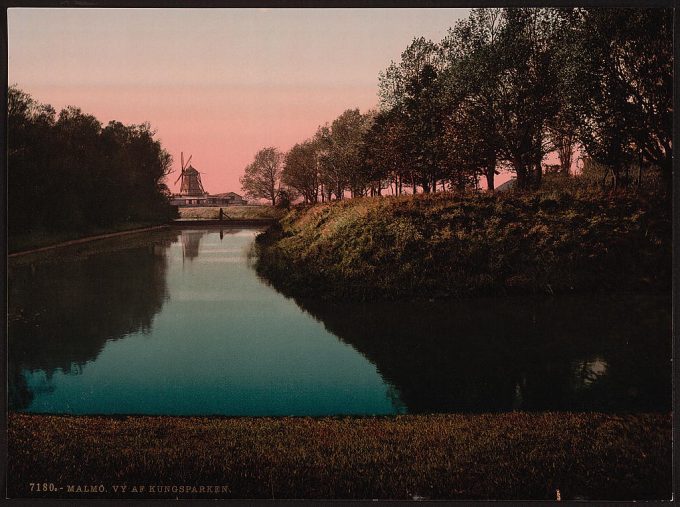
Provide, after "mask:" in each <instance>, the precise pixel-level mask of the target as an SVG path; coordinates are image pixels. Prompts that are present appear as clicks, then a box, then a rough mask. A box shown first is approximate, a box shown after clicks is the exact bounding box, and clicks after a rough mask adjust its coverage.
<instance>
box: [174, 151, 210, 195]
mask: <svg viewBox="0 0 680 507" xmlns="http://www.w3.org/2000/svg"><path fill="white" fill-rule="evenodd" d="M180 156H181V162H182V166H181V167H182V172H181V173H180V175H179V177H178V178H177V179H176V180H175V185H176V184H177V182H178V181H179V180H182V183H180V186H179V195H181V196H190V197H202V196H204V195H206V194H207V192H206V191H205V190H204V189H203V183H202V182H201V173H199V172H198V171H197V170H196V169H195V168H194V167H193V166H191V165H189V162H191V155H189V158H188V159H187V162H186V164H185V163H184V152H182V153H181V155H180Z"/></svg>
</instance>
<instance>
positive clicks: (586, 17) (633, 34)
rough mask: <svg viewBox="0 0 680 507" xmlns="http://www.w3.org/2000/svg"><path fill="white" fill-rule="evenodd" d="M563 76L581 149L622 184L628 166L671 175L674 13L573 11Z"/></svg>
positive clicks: (625, 179)
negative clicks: (649, 167) (639, 165)
mask: <svg viewBox="0 0 680 507" xmlns="http://www.w3.org/2000/svg"><path fill="white" fill-rule="evenodd" d="M571 19H572V20H573V19H575V21H576V22H577V23H575V29H574V30H573V36H572V37H571V44H570V45H569V53H568V56H567V58H568V59H567V61H568V63H569V65H567V66H566V68H565V72H564V75H563V79H562V80H563V82H564V83H565V86H564V91H565V93H568V94H569V99H570V104H571V106H572V107H573V108H574V110H575V111H576V113H577V114H578V116H579V128H578V131H577V134H578V137H579V141H580V142H581V143H582V144H583V146H584V148H585V150H586V152H587V153H588V155H590V156H591V157H592V158H593V159H594V160H595V161H597V162H598V163H600V164H602V165H604V166H606V167H608V168H609V169H610V170H611V171H612V173H613V174H614V184H615V186H625V185H626V184H627V183H628V180H627V178H625V173H626V172H627V168H628V166H629V165H630V164H631V163H633V162H640V161H641V160H640V159H642V160H643V161H644V162H646V163H648V164H652V165H656V166H658V167H660V168H661V170H662V173H663V175H664V177H665V179H666V182H667V186H668V188H670V187H671V179H672V178H671V175H672V156H673V151H672V126H673V125H672V124H673V122H672V117H673V105H672V96H673V94H672V89H673V39H672V34H673V30H672V25H673V16H672V11H671V10H669V9H578V10H577V11H575V14H572V15H571Z"/></svg>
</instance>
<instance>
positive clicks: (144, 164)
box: [7, 86, 176, 242]
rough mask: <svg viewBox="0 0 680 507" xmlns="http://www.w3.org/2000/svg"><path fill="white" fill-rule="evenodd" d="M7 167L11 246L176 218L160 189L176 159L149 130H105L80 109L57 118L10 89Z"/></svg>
mask: <svg viewBox="0 0 680 507" xmlns="http://www.w3.org/2000/svg"><path fill="white" fill-rule="evenodd" d="M7 162H8V164H7V165H8V187H9V192H8V219H9V220H8V223H9V237H10V242H11V241H12V238H16V237H17V236H19V235H26V234H30V233H31V232H38V231H45V230H49V231H51V232H52V233H56V234H57V235H58V234H59V233H60V232H63V233H66V235H73V233H77V234H83V233H88V232H91V231H93V230H102V229H106V228H117V227H120V226H123V227H124V225H125V224H135V223H160V222H165V221H168V220H169V219H170V218H172V217H173V216H174V215H175V213H176V211H175V208H173V207H172V206H170V204H169V203H168V200H167V196H166V193H167V188H166V187H165V185H164V184H163V183H162V181H163V178H164V177H165V175H166V174H167V173H168V171H169V169H170V165H171V162H172V158H171V157H170V155H169V154H168V153H167V152H166V151H165V150H164V149H163V148H162V147H161V145H160V142H159V141H157V140H154V132H153V131H152V130H151V127H150V126H149V124H142V125H127V126H126V125H123V124H122V123H119V122H116V121H111V122H110V123H109V124H108V125H107V126H106V127H102V125H101V123H100V122H99V121H98V120H97V119H96V118H95V117H94V116H91V115H87V114H84V113H83V112H82V111H81V110H80V109H78V108H75V107H68V108H66V109H64V110H62V111H61V112H60V113H59V115H58V116H57V115H56V113H55V111H54V109H53V108H52V107H51V106H48V105H44V104H39V103H38V102H36V101H35V100H34V99H33V98H31V97H30V95H28V94H26V93H25V92H22V91H21V90H19V89H18V88H16V87H13V86H12V87H10V88H9V90H8V146H7Z"/></svg>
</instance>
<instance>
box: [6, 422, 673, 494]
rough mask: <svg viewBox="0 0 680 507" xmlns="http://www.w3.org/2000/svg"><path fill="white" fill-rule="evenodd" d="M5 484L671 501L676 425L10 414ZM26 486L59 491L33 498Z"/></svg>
mask: <svg viewBox="0 0 680 507" xmlns="http://www.w3.org/2000/svg"><path fill="white" fill-rule="evenodd" d="M8 474H9V475H8V478H9V482H8V483H9V486H10V489H9V494H10V496H11V497H17V496H52V497H54V496H71V497H73V496H75V497H78V498H92V497H96V496H97V494H86V493H80V494H78V493H71V494H69V493H68V491H67V486H68V485H100V484H102V485H103V486H104V487H105V488H106V493H104V494H102V495H100V496H108V497H116V496H121V495H122V494H116V493H114V491H113V489H112V486H113V485H117V484H127V485H128V489H130V488H131V486H132V485H134V484H136V485H147V488H148V485H169V486H172V485H176V486H179V485H225V486H228V492H220V493H219V494H214V493H212V494H210V493H207V492H205V493H203V494H200V493H197V494H186V493H184V494H179V493H178V492H177V491H175V492H174V493H173V492H172V491H169V492H167V493H161V494H158V493H153V494H147V496H150V497H176V496H180V497H191V496H193V497H201V498H210V497H216V496H221V497H231V498H272V497H274V498H407V499H412V498H414V497H422V498H432V499H437V498H461V499H462V498H467V499H474V498H476V499H482V498H498V499H512V498H516V499H529V498H532V499H554V498H555V494H556V490H557V489H559V490H560V492H561V495H562V498H563V499H573V498H588V499H612V500H613V499H646V498H663V499H668V498H669V497H670V492H671V417H670V415H657V414H643V415H626V416H611V415H603V414H574V413H505V414H497V415H427V416H398V417H395V418H370V417H368V418H320V419H314V418H205V417H203V418H196V417H190V418H182V417H146V416H134V417H116V418H114V417H89V416H87V417H85V416H81V417H76V416H43V415H23V414H10V417H9V469H8ZM30 482H40V483H43V482H46V483H53V484H54V485H55V487H56V488H59V487H63V488H64V489H63V490H62V491H56V492H52V493H50V492H47V493H40V492H33V493H31V492H30V485H29V483H30ZM147 493H148V492H147ZM122 496H132V497H139V496H144V495H136V494H134V493H132V494H131V493H130V492H129V491H128V493H127V495H122Z"/></svg>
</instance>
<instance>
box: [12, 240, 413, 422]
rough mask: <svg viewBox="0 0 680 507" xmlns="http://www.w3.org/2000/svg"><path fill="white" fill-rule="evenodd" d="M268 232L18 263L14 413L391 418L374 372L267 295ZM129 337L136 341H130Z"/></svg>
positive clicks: (113, 246) (393, 394)
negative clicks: (262, 274) (256, 267)
mask: <svg viewBox="0 0 680 507" xmlns="http://www.w3.org/2000/svg"><path fill="white" fill-rule="evenodd" d="M256 234H257V231H254V230H239V229H231V228H225V229H224V230H205V229H204V230H182V231H181V232H172V231H170V232H169V233H163V234H149V235H147V236H142V237H139V238H138V243H137V244H134V243H131V242H133V238H131V237H130V238H129V237H126V238H125V239H124V241H121V242H119V243H116V242H113V243H111V242H97V243H96V245H97V247H96V248H94V247H91V251H88V252H83V251H77V252H73V251H71V250H68V252H69V253H68V254H66V250H61V251H59V252H56V251H55V252H54V255H53V258H52V259H50V258H47V259H44V258H42V257H41V256H37V257H36V258H35V259H33V260H31V259H28V258H23V257H22V258H20V259H13V261H15V262H13V266H12V268H11V272H10V286H11V294H10V305H11V309H10V314H11V315H12V318H11V319H10V336H11V339H10V358H9V359H10V365H11V366H10V386H9V389H10V407H11V408H12V409H15V410H25V411H30V412H47V413H73V414H105V413H106V414H112V413H117V414H132V413H145V414H172V415H210V414H220V415H335V414H392V413H399V412H402V411H403V410H404V407H403V404H401V403H400V395H399V392H398V391H397V390H395V389H394V387H393V386H392V385H390V384H389V383H387V382H385V381H384V380H383V378H382V377H381V376H380V374H379V373H378V371H377V369H376V367H375V365H373V364H372V363H370V362H369V361H368V360H367V359H366V358H365V357H363V356H362V355H361V354H359V353H357V352H356V351H355V350H354V349H352V348H351V347H350V346H348V345H346V344H344V343H342V342H340V341H339V340H338V339H337V338H336V337H334V336H333V335H331V334H330V333H328V332H327V331H326V330H325V329H324V327H323V325H321V324H320V323H319V322H317V321H316V320H315V319H312V318H311V317H309V315H307V314H305V313H304V312H303V311H301V310H300V309H299V308H298V307H297V305H295V303H294V302H292V301H290V300H288V299H286V298H284V297H282V296H281V295H280V294H278V293H277V292H276V291H274V290H272V289H271V287H269V286H268V285H266V284H264V283H263V282H262V281H261V280H260V279H259V278H258V277H257V276H256V275H255V272H254V271H253V270H252V269H251V268H250V267H249V264H248V257H247V253H248V251H249V250H250V247H251V245H252V243H253V240H254V237H255V235H256ZM120 338H124V339H120Z"/></svg>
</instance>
